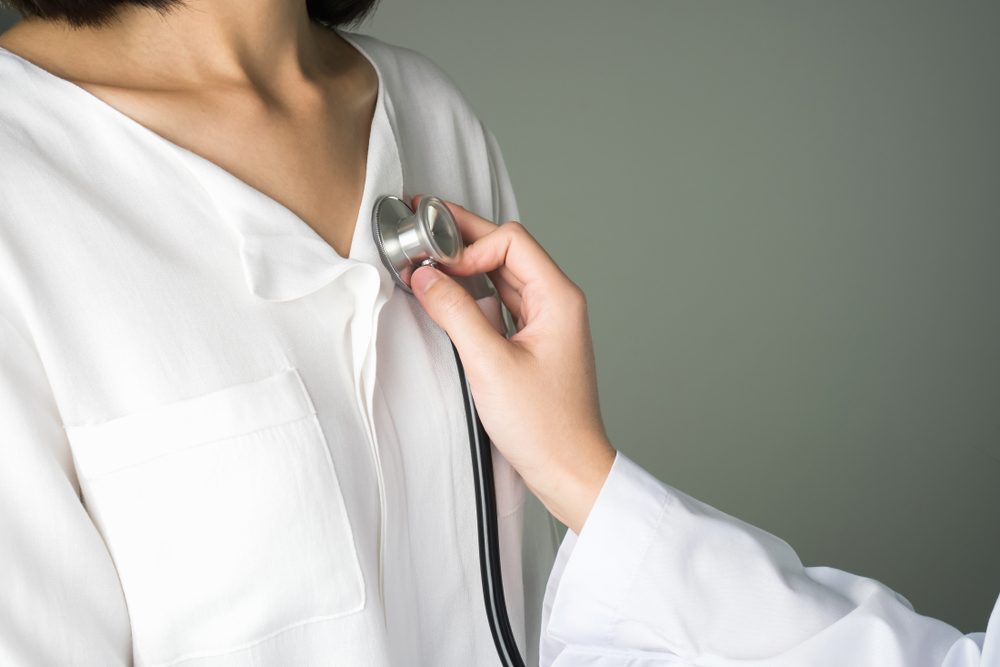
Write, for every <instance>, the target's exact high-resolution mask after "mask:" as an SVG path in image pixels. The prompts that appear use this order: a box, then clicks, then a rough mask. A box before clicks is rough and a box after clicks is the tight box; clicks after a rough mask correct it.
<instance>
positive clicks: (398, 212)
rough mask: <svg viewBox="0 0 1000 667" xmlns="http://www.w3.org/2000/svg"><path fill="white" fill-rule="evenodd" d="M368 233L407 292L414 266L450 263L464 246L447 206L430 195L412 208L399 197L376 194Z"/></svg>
mask: <svg viewBox="0 0 1000 667" xmlns="http://www.w3.org/2000/svg"><path fill="white" fill-rule="evenodd" d="M372 235H373V236H374V237H375V244H376V245H377V246H378V254H379V257H380V258H381V259H382V264H384V265H385V268H386V269H388V271H389V274H390V275H391V276H392V279H393V280H394V281H395V282H396V284H397V285H399V286H400V287H402V288H403V289H404V290H406V291H407V292H409V293H411V294H412V293H413V290H412V289H411V288H410V276H412V275H413V272H414V271H415V270H416V269H417V268H418V267H421V266H425V265H428V264H430V265H431V266H434V265H436V264H444V265H448V264H454V263H455V262H457V261H459V260H460V259H461V257H462V250H463V248H464V247H465V246H464V245H463V243H462V235H461V234H460V233H459V231H458V225H457V224H455V218H454V217H453V216H452V214H451V211H449V210H448V206H447V205H446V204H445V203H444V202H443V201H442V200H441V199H439V198H437V197H434V196H431V195H425V196H423V197H421V198H420V202H419V203H418V204H417V210H416V211H413V210H411V209H410V207H409V206H407V205H406V203H405V202H404V201H403V200H402V199H400V198H399V197H393V196H392V195H386V196H383V197H380V198H379V200H378V201H377V202H375V208H374V209H373V210H372Z"/></svg>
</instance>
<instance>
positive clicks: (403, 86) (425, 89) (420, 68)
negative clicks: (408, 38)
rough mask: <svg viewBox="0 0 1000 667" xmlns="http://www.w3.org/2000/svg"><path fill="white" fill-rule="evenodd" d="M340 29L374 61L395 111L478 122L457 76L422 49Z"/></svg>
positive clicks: (471, 123)
mask: <svg viewBox="0 0 1000 667" xmlns="http://www.w3.org/2000/svg"><path fill="white" fill-rule="evenodd" d="M338 32H339V33H340V34H341V35H342V36H343V37H345V38H347V39H348V40H349V41H351V42H353V43H354V44H355V45H356V46H358V47H359V48H360V49H361V50H362V51H363V53H364V54H365V55H367V56H368V57H369V58H370V59H371V60H372V62H373V64H374V65H375V67H376V69H377V71H378V74H379V76H380V77H381V79H382V81H383V84H384V85H385V88H386V91H387V94H388V96H389V97H390V98H391V99H392V100H393V102H394V104H395V105H396V107H397V108H396V109H395V112H396V114H402V113H419V112H421V111H429V112H432V113H433V114H435V115H437V116H440V115H442V114H443V115H444V116H445V117H450V119H451V120H452V121H453V122H456V121H457V122H458V123H459V124H460V125H464V124H469V125H474V126H478V125H479V119H478V116H477V114H476V112H475V110H474V109H473V107H472V105H471V104H470V102H469V100H468V99H467V98H466V96H465V95H464V94H463V93H462V91H461V89H460V88H459V87H458V85H457V84H456V83H455V81H454V79H452V77H451V76H450V75H449V74H448V73H447V72H446V71H445V69H444V68H442V67H441V66H440V65H439V64H438V63H436V62H435V61H434V60H432V59H431V58H430V57H429V56H427V55H426V54H424V53H421V52H420V51H417V50H414V49H411V48H409V47H405V46H400V45H398V44H392V43H390V42H386V41H385V40H382V39H379V38H377V37H374V36H372V35H367V34H364V33H356V32H349V31H346V30H343V29H338Z"/></svg>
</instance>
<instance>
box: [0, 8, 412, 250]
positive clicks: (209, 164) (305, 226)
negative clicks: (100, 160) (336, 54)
mask: <svg viewBox="0 0 1000 667" xmlns="http://www.w3.org/2000/svg"><path fill="white" fill-rule="evenodd" d="M327 27H328V28H329V29H330V30H332V31H333V32H335V33H336V34H337V35H339V36H340V37H341V38H343V39H344V41H346V42H347V43H348V44H350V45H351V46H353V47H354V48H355V49H356V50H357V51H358V53H360V54H361V56H362V57H364V58H365V59H366V60H367V61H368V62H369V63H371V66H372V68H373V69H374V70H375V75H376V78H377V79H378V86H377V92H376V100H375V111H374V113H373V114H372V120H371V125H370V127H369V130H368V146H367V149H366V155H365V180H364V183H363V185H362V194H361V201H360V203H359V206H358V210H357V211H355V221H354V230H353V232H352V235H351V236H352V238H351V247H350V249H349V252H348V254H347V256H346V257H345V256H343V255H341V254H340V253H339V252H337V250H336V249H335V248H334V247H333V246H332V245H330V244H329V243H328V242H327V241H326V240H325V239H323V237H321V236H320V235H319V233H318V232H317V231H316V230H315V229H313V227H312V226H311V225H310V224H309V223H307V222H306V221H305V220H304V219H303V218H302V217H301V216H300V215H298V214H297V213H295V212H294V211H292V210H291V209H290V208H288V207H287V206H286V205H284V204H283V203H281V202H280V201H278V200H277V199H275V198H274V197H272V196H270V195H268V194H267V193H265V192H264V191H262V190H260V189H258V188H256V187H254V186H252V185H251V184H250V183H248V182H247V181H245V180H243V179H242V178H240V177H239V176H237V175H236V174H234V173H233V172H231V171H230V170H228V169H226V168H225V167H223V166H221V165H220V164H219V163H217V162H214V161H212V160H210V159H208V158H207V157H205V156H203V155H201V154H200V153H197V152H195V151H193V150H191V149H189V148H186V147H184V146H181V145H180V144H178V143H176V142H174V141H171V140H170V139H168V138H167V137H165V136H163V135H162V134H160V133H159V132H156V131H155V130H153V129H152V128H150V127H149V126H147V125H144V124H143V123H141V122H139V121H138V120H136V119H135V118H133V117H132V116H130V115H128V114H126V113H125V112H124V111H121V110H120V109H118V108H117V107H116V106H114V105H113V104H111V103H110V102H108V101H106V100H104V99H103V98H102V97H100V96H98V95H96V94H94V93H93V92H91V91H89V90H87V89H86V88H84V87H83V86H81V85H79V84H77V83H75V82H73V81H71V80H69V79H66V78H63V77H61V76H59V75H57V74H55V73H54V72H51V71H49V70H48V69H46V68H44V67H42V66H41V65H38V64H36V63H34V62H32V61H31V60H28V59H27V58H25V57H24V56H22V55H20V54H18V53H15V52H13V51H11V50H10V49H8V48H6V47H4V46H0V54H2V53H6V54H8V55H9V56H10V57H12V58H14V59H16V60H18V61H20V62H22V63H23V64H24V65H25V66H26V67H27V68H29V69H30V70H32V71H34V72H36V73H38V74H39V75H41V76H43V77H46V78H48V79H49V80H52V81H54V82H55V83H56V84H58V85H61V86H64V87H65V88H66V89H67V90H69V91H70V92H71V94H75V95H78V96H79V97H81V98H82V99H86V100H87V101H88V102H87V103H88V104H91V105H92V106H94V107H95V108H97V109H99V110H101V111H102V112H104V113H106V114H108V115H110V116H112V117H114V118H116V119H117V120H118V121H119V122H121V123H123V124H124V125H126V126H127V127H129V128H130V129H132V130H133V131H135V132H138V133H139V134H141V135H143V136H145V137H147V138H148V139H150V140H152V141H154V142H156V143H160V144H162V145H163V146H165V147H166V148H168V149H170V150H171V151H173V152H175V153H177V154H178V155H180V156H181V157H182V158H185V159H187V160H188V161H191V162H193V163H194V164H195V165H197V166H199V167H200V168H201V169H202V170H205V171H206V172H207V173H208V174H214V175H215V176H217V177H221V178H222V179H224V180H226V181H228V182H229V183H230V184H231V185H233V186H235V187H237V188H239V189H243V190H245V191H246V192H247V194H248V195H252V196H253V197H255V198H257V199H259V200H260V201H263V202H265V203H266V204H267V205H268V206H270V207H272V208H274V209H275V210H276V211H279V212H280V213H281V215H283V216H285V217H287V218H289V219H290V220H292V221H293V223H294V224H295V225H297V226H299V227H301V229H300V230H299V231H300V232H301V233H304V234H306V235H307V236H310V237H315V239H318V240H320V241H322V244H323V245H324V246H326V247H327V248H329V250H330V253H331V257H332V259H334V260H335V261H337V262H347V263H354V262H355V261H365V259H369V260H370V257H367V258H365V259H362V255H370V254H371V253H370V252H364V251H363V249H364V248H365V244H364V240H363V237H362V232H364V231H367V230H368V225H367V224H363V221H362V219H361V218H362V217H363V214H364V212H365V210H366V208H368V206H367V204H368V200H369V199H370V198H371V197H373V196H374V194H375V193H374V187H373V186H374V185H375V184H374V183H373V173H374V171H375V167H376V166H377V165H376V162H377V159H378V158H379V157H380V156H379V155H378V151H375V150H374V149H375V148H376V147H377V146H378V145H379V142H380V141H381V140H383V137H381V136H380V134H379V133H380V131H381V130H382V129H383V128H384V129H385V131H386V132H389V133H391V132H392V124H391V123H390V122H388V115H387V114H388V112H387V110H386V100H385V97H386V88H385V77H384V75H383V72H382V70H381V68H380V67H379V64H378V62H376V59H375V58H373V57H372V56H371V54H370V53H368V52H367V51H366V50H365V48H364V47H362V46H361V44H360V43H359V42H358V40H356V39H354V37H353V36H349V35H350V33H348V32H347V31H344V30H342V29H340V28H339V27H337V26H327ZM384 139H385V140H386V141H388V142H389V143H390V144H391V145H392V147H393V148H396V146H395V142H396V139H395V136H392V137H385V138H384ZM373 152H374V153H375V154H373ZM396 157H397V161H398V152H397V153H396ZM186 166H189V165H186ZM397 166H399V168H400V169H401V165H397ZM189 168H190V167H189ZM192 171H194V170H192ZM193 175H194V176H195V177H196V178H198V180H199V182H200V183H201V185H202V187H205V183H204V182H203V180H202V179H201V177H199V175H198V174H197V173H194V174H193ZM208 194H209V196H212V193H211V192H209V193H208ZM213 199H216V198H215V197H213Z"/></svg>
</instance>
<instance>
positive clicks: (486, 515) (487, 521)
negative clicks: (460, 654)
mask: <svg viewBox="0 0 1000 667" xmlns="http://www.w3.org/2000/svg"><path fill="white" fill-rule="evenodd" d="M451 349H452V351H453V352H454V353H455V363H456V365H457V366H458V377H459V384H461V385H462V399H463V402H464V404H465V416H466V423H467V424H468V427H469V446H470V450H471V451H470V454H471V458H472V478H473V480H474V482H475V490H476V517H477V521H476V524H477V527H478V533H479V571H480V575H481V579H482V584H483V600H484V601H485V604H486V617H487V619H488V620H489V624H490V632H491V633H492V635H493V644H494V645H495V646H496V649H497V656H498V657H499V658H500V664H501V665H504V667H524V660H522V658H521V653H520V651H519V650H518V648H517V642H516V641H515V640H514V633H513V632H512V631H511V627H510V617H509V616H508V615H507V602H506V600H505V599H504V593H503V576H502V573H501V570H500V539H499V532H498V529H497V506H496V488H495V486H494V483H493V452H492V447H491V446H490V439H489V435H488V434H487V433H486V429H485V428H484V427H483V422H482V420H481V419H480V418H479V413H478V412H477V411H476V404H475V401H473V398H472V391H471V389H470V388H469V385H468V381H467V380H466V378H465V367H464V366H463V365H462V359H461V357H459V355H458V349H457V348H456V347H455V344H454V343H452V346H451Z"/></svg>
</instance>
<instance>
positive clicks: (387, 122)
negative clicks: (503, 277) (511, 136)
mask: <svg viewBox="0 0 1000 667" xmlns="http://www.w3.org/2000/svg"><path fill="white" fill-rule="evenodd" d="M338 32H340V34H341V35H342V36H344V37H345V38H346V39H348V40H349V41H350V42H351V43H353V44H354V46H356V47H357V48H358V49H359V50H360V51H361V52H362V54H364V55H365V57H367V58H368V59H369V60H371V62H372V63H373V65H374V66H375V68H376V70H377V72H378V74H379V90H378V101H377V107H376V111H375V116H374V119H373V124H372V130H371V135H370V140H369V147H368V164H367V172H366V181H365V188H364V195H363V201H362V204H361V207H360V210H359V211H358V214H357V220H356V223H355V232H354V237H353V243H352V246H351V250H350V254H349V257H346V258H345V257H341V256H339V255H338V254H337V253H336V252H335V251H334V250H333V248H332V247H331V246H330V245H329V244H327V243H326V242H324V241H323V239H322V238H321V237H320V236H319V235H318V234H316V233H315V232H314V231H313V230H312V229H311V228H310V227H309V226H308V225H307V224H306V223H305V222H304V221H302V220H301V219H300V218H298V217H297V216H295V215H294V214H293V213H292V212H291V211H290V210H288V209H287V208H285V207H284V206H282V205H281V204H279V203H278V202H277V201H275V200H273V199H270V198H269V197H267V196H265V195H264V194H263V193H261V192H259V191H257V190H256V189H254V188H252V187H250V186H249V185H248V184H246V183H245V182H243V181H241V180H239V179H238V178H237V177H235V176H234V175H232V174H231V173H230V172H228V171H226V170H224V169H222V168H221V167H219V166H217V165H216V164H214V163H212V162H210V161H208V160H206V159H204V158H202V157H200V156H199V155H197V154H195V153H193V152H191V151H189V150H186V149H184V148H182V147H180V146H178V145H176V144H173V143H171V142H169V141H168V140H166V139H165V138H163V137H161V136H160V135H158V134H156V133H154V132H153V131H151V130H149V129H148V128H146V127H144V126H142V125H141V124H139V123H138V122H136V121H135V120H133V119H131V118H130V117H128V116H126V115H124V114H123V113H121V112H119V111H117V110H116V109H115V108H114V107H112V106H110V105H109V104H107V103H105V102H103V101H102V100H101V99H100V98H98V97H96V96H95V95H93V94H91V93H89V92H88V91H86V90H84V89H83V88H81V87H79V86H77V85H76V84H74V83H72V82H70V81H68V80H65V79H62V78H59V77H57V76H55V75H53V74H51V73H49V72H47V71H46V70H44V69H42V68H40V67H38V66H37V65H33V64H32V63H30V62H28V61H27V60H25V59H24V58H22V57H20V56H18V55H16V54H14V53H12V52H10V51H7V50H5V49H0V664H3V665H53V666H55V665H59V666H63V665H78V666H84V665H96V666H101V667H108V666H112V665H126V664H135V665H184V666H186V667H222V666H226V667H230V666H232V667H236V666H244V665H245V666H250V665H253V666H263V665H266V666H270V665H275V666H277V665H282V666H283V665H296V666H303V665H331V664H336V665H348V666H349V665H366V666H371V665H404V664H405V665H455V666H462V667H466V666H468V665H488V664H494V662H495V660H496V658H495V649H494V646H493V641H492V638H491V636H490V633H489V629H488V625H487V622H486V617H485V612H484V606H483V600H482V589H481V585H480V578H479V576H480V575H479V560H478V552H477V534H476V526H475V502H474V495H473V478H472V464H471V461H470V454H469V444H468V432H467V427H466V417H465V411H464V407H463V403H462V392H461V388H460V385H459V381H458V374H457V370H456V367H455V360H454V357H453V353H452V349H451V344H450V342H449V340H448V338H447V336H446V335H445V334H444V333H443V332H442V331H441V330H440V329H439V328H438V327H437V326H436V325H435V324H434V323H433V322H432V321H431V320H430V319H429V318H428V317H427V316H426V314H425V313H424V311H423V309H422V308H421V307H420V305H419V304H418V303H417V302H416V301H415V299H414V298H413V297H412V295H409V294H407V293H405V292H403V291H402V290H399V289H395V288H394V285H393V283H392V281H391V279H390V277H389V275H388V273H387V272H386V270H385V268H384V267H383V266H382V265H381V263H380V261H379V259H378V255H377V251H376V248H375V246H374V242H373V240H372V237H371V233H370V226H369V224H370V223H369V220H370V215H371V209H372V205H373V203H374V201H375V199H376V197H377V196H380V195H385V194H392V195H396V196H400V197H403V198H404V200H409V198H410V197H411V196H412V195H414V194H417V193H431V194H436V195H439V196H442V197H445V198H447V199H450V200H454V201H456V202H459V203H462V204H463V205H464V206H466V207H467V208H469V209H471V210H473V211H475V212H477V213H479V214H481V215H483V216H486V217H488V218H490V219H493V220H497V221H502V220H506V219H516V218H517V217H518V212H517V205H516V202H515V199H514V195H513V192H512V189H511V184H510V181H509V179H508V175H507V172H506V168H505V166H504V162H503V158H502V155H501V152H500V150H499V147H498V145H497V143H496V139H495V137H494V136H493V135H492V133H490V132H489V131H488V130H487V129H486V128H484V127H483V125H482V124H481V123H480V121H479V119H478V118H477V116H476V115H475V114H474V113H473V111H472V109H471V107H470V105H469V104H468V102H467V101H466V100H465V99H464V98H463V97H462V95H461V94H460V93H459V92H458V91H457V90H456V88H455V86H454V85H453V83H452V82H451V81H450V79H448V77H447V76H446V75H445V74H443V73H442V71H441V70H440V69H438V68H437V67H436V66H435V65H434V64H433V63H432V62H431V61H430V60H428V59H427V58H426V57H424V56H422V55H420V54H418V53H415V52H413V51H410V50H408V49H405V48H402V47H398V46H394V45H390V44H387V43H385V42H382V41H380V40H378V39H376V38H373V37H371V36H367V35H362V34H356V33H349V32H346V31H338ZM497 466H498V470H497V478H498V490H497V502H498V509H499V512H500V515H501V519H500V530H501V542H502V544H503V559H504V575H505V580H506V583H507V590H508V603H509V607H510V610H511V616H512V622H513V627H514V629H515V634H516V635H517V637H518V638H519V641H520V644H521V646H522V647H523V649H524V650H526V652H527V653H528V654H529V655H532V654H534V652H535V650H536V648H537V645H538V637H537V631H538V622H537V620H534V621H532V620H531V619H537V618H538V617H539V616H540V613H541V610H540V607H539V608H538V609H537V610H535V609H533V606H538V605H540V602H541V598H542V590H541V588H540V585H541V584H542V583H544V580H545V577H544V573H547V572H548V569H547V568H548V567H549V566H550V565H551V558H552V557H553V556H554V551H555V543H554V541H553V540H552V539H551V530H550V526H547V525H544V523H539V524H538V525H537V526H533V525H527V526H525V527H524V528H523V530H524V531H525V532H524V533H523V534H524V539H523V542H522V520H523V515H524V511H525V508H526V504H525V495H526V494H525V493H524V488H523V483H522V482H521V480H520V479H519V478H518V477H517V475H516V474H515V473H513V471H512V470H511V469H510V467H509V466H507V465H506V463H505V462H503V461H502V460H501V459H497ZM527 531H537V532H527ZM522 550H523V553H522ZM522 555H523V557H524V558H523V563H522ZM522 566H523V569H522ZM540 573H543V574H540ZM522 581H523V582H524V584H526V585H527V589H525V588H524V587H523V585H522ZM532 585H534V587H535V588H532ZM536 589H537V590H536ZM525 600H527V601H528V603H529V604H527V605H525ZM532 601H537V602H536V603H535V604H534V605H533V604H532ZM525 618H528V619H529V623H528V627H527V628H526V627H525ZM536 661H537V657H535V656H532V657H531V658H529V663H532V664H533V663H535V662H536Z"/></svg>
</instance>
